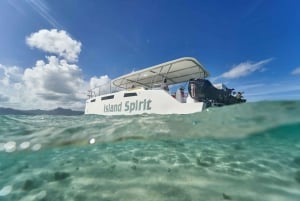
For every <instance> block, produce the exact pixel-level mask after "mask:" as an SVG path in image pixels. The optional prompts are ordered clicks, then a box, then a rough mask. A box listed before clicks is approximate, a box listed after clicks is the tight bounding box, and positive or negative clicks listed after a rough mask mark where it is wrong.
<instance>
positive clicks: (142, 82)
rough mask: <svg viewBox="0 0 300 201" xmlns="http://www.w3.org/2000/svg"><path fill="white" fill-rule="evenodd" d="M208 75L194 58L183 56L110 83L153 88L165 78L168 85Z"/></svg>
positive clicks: (126, 87) (128, 87)
mask: <svg viewBox="0 0 300 201" xmlns="http://www.w3.org/2000/svg"><path fill="white" fill-rule="evenodd" d="M208 76H209V73H208V72H207V71H206V70H205V68H204V67H203V66H202V65H201V64H200V63H199V62H198V61H197V60H196V59H194V58H192V57H183V58H179V59H176V60H172V61H169V62H166V63H162V64H158V65H156V66H152V67H149V68H146V69H143V70H139V71H135V72H132V73H129V74H127V75H123V76H121V77H118V78H116V79H114V80H113V81H112V83H113V84H114V85H115V86H117V87H120V88H124V89H130V88H135V87H145V88H153V87H158V86H160V85H161V84H162V82H163V81H164V79H166V80H167V84H168V85H173V84H178V83H182V82H186V81H188V80H190V79H197V78H206V77H208Z"/></svg>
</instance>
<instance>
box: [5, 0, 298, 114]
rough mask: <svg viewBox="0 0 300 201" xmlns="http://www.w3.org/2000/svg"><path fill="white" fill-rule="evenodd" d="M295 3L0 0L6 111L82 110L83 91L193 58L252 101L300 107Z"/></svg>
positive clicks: (291, 0)
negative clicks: (298, 102) (295, 103)
mask: <svg viewBox="0 0 300 201" xmlns="http://www.w3.org/2000/svg"><path fill="white" fill-rule="evenodd" d="M299 8H300V1H298V0H288V1H286V0H226V1H223V0H209V1H208V0H172V1H169V0H110V1H107V0H89V1H83V0H23V1H20V0H1V1H0V107H10V108H16V109H54V108H57V107H64V108H70V109H75V110H83V108H84V104H85V100H86V98H87V90H88V89H90V88H93V87H95V86H97V85H100V84H102V83H105V82H107V81H109V80H111V79H114V78H116V77H118V76H121V75H124V74H127V73H130V72H132V71H136V70H140V69H143V68H146V67H150V66H153V65H156V64H160V63H163V62H167V61H170V60H173V59H177V58H180V57H194V58H196V59H197V60H198V61H199V62H200V63H201V64H202V65H204V67H205V68H206V69H207V71H208V72H210V77H209V79H210V80H211V81H212V82H215V83H220V82H222V83H224V84H225V85H227V86H228V87H229V88H235V89H236V90H238V91H243V92H244V96H245V98H247V100H248V101H250V102H252V101H264V100H300V12H299V11H298V10H299Z"/></svg>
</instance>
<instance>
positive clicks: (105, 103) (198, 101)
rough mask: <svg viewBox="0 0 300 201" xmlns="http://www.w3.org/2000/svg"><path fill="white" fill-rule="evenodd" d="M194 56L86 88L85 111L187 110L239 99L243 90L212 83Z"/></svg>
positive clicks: (139, 112) (223, 103) (170, 112)
mask: <svg viewBox="0 0 300 201" xmlns="http://www.w3.org/2000/svg"><path fill="white" fill-rule="evenodd" d="M208 76H209V73H208V71H207V70H206V69H205V68H204V66H203V65H202V64H200V63H199V62H198V61H197V60H196V59H195V58H192V57H183V58H179V59H176V60H172V61H169V62H165V63H162V64H158V65H155V66H152V67H149V68H146V69H143V70H139V71H135V72H132V73H129V74H127V75H123V76H121V77H118V78H116V79H114V80H112V81H111V82H109V83H106V84H105V85H102V86H98V87H96V88H93V89H91V90H89V92H88V99H87V100H86V107H85V114H99V115H137V114H144V113H148V114H190V113H196V112H201V111H203V110H205V109H206V108H208V107H211V106H223V105H230V104H235V103H242V102H245V101H246V100H245V99H243V96H242V93H241V92H237V93H235V92H234V91H233V90H234V89H229V88H227V87H226V86H225V85H224V84H215V85H213V84H212V83H211V82H210V81H209V80H207V79H206V78H207V77H208Z"/></svg>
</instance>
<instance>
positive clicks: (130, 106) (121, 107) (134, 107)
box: [104, 99, 152, 113]
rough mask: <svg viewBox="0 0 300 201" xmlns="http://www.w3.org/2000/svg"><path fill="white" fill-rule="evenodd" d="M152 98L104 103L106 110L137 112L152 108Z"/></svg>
mask: <svg viewBox="0 0 300 201" xmlns="http://www.w3.org/2000/svg"><path fill="white" fill-rule="evenodd" d="M151 102H152V100H151V99H144V100H136V101H125V102H124V104H123V102H120V103H117V104H104V112H122V111H124V112H129V113H131V112H135V111H146V110H151V109H152V108H151Z"/></svg>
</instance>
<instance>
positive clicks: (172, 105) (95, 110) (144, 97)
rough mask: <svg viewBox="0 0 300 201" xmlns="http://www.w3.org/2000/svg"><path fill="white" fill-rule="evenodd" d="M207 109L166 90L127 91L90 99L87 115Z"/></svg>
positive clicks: (86, 110) (87, 105)
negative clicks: (181, 100) (178, 97)
mask: <svg viewBox="0 0 300 201" xmlns="http://www.w3.org/2000/svg"><path fill="white" fill-rule="evenodd" d="M203 109H205V103H203V102H193V101H191V102H188V103H183V102H180V101H178V100H177V99H175V98H174V97H172V96H171V95H170V94H169V93H168V92H166V91H164V90H160V89H157V90H144V89H139V90H127V91H120V92H116V93H111V94H106V95H102V96H97V97H93V98H90V99H88V100H87V101H86V107H85V114H99V115H137V114H145V113H146V114H190V113H195V112H201V111H202V110H203Z"/></svg>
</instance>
